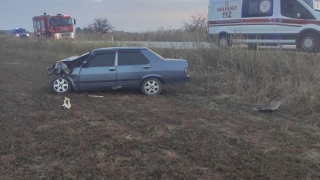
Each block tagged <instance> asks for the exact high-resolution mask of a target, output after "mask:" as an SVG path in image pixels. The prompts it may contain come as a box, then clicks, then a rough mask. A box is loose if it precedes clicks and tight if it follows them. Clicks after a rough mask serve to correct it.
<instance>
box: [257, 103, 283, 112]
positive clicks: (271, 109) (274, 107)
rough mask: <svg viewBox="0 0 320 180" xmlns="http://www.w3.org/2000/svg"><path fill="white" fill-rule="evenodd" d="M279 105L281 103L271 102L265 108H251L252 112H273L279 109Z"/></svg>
mask: <svg viewBox="0 0 320 180" xmlns="http://www.w3.org/2000/svg"><path fill="white" fill-rule="evenodd" d="M281 104H282V102H281V101H271V102H270V104H268V105H267V106H265V107H263V108H260V109H258V108H253V110H254V111H263V112H274V111H277V110H278V109H279V107H280V105H281Z"/></svg>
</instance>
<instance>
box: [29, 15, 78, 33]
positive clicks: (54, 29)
mask: <svg viewBox="0 0 320 180" xmlns="http://www.w3.org/2000/svg"><path fill="white" fill-rule="evenodd" d="M32 21H33V29H34V36H35V37H37V38H43V37H46V38H52V39H62V38H71V39H73V38H74V37H75V34H74V29H73V25H75V24H76V20H75V19H72V18H71V17H70V16H69V15H62V14H57V15H56V16H50V15H47V14H46V13H44V14H43V15H41V16H35V17H33V18H32Z"/></svg>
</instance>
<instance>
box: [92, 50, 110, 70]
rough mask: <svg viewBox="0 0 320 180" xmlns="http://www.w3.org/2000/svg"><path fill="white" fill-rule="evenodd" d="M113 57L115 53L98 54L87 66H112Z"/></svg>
mask: <svg viewBox="0 0 320 180" xmlns="http://www.w3.org/2000/svg"><path fill="white" fill-rule="evenodd" d="M115 58H116V54H115V53H105V54H98V55H96V56H94V57H93V58H92V59H91V60H90V62H89V63H88V65H89V67H104V66H114V61H115Z"/></svg>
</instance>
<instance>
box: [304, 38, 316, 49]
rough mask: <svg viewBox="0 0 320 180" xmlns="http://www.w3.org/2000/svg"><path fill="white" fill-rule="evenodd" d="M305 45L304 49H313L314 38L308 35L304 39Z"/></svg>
mask: <svg viewBox="0 0 320 180" xmlns="http://www.w3.org/2000/svg"><path fill="white" fill-rule="evenodd" d="M302 45H303V47H304V49H312V48H313V46H314V40H313V38H312V37H306V38H304V39H303V44H302Z"/></svg>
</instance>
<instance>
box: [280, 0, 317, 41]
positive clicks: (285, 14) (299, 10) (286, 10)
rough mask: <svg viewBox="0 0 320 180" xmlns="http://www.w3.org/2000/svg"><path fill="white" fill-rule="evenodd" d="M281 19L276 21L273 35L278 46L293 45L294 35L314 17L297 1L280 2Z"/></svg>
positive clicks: (286, 0)
mask: <svg viewBox="0 0 320 180" xmlns="http://www.w3.org/2000/svg"><path fill="white" fill-rule="evenodd" d="M280 2H281V4H280V12H281V16H282V17H281V18H277V19H276V26H275V33H276V35H277V37H278V38H277V42H278V43H279V44H295V37H296V35H297V34H298V33H299V32H300V31H301V30H302V29H303V28H304V26H306V23H307V20H315V17H314V16H313V15H312V14H311V13H310V12H309V11H308V9H307V8H306V7H304V6H303V5H302V4H300V2H298V1H297V0H281V1H280Z"/></svg>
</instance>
